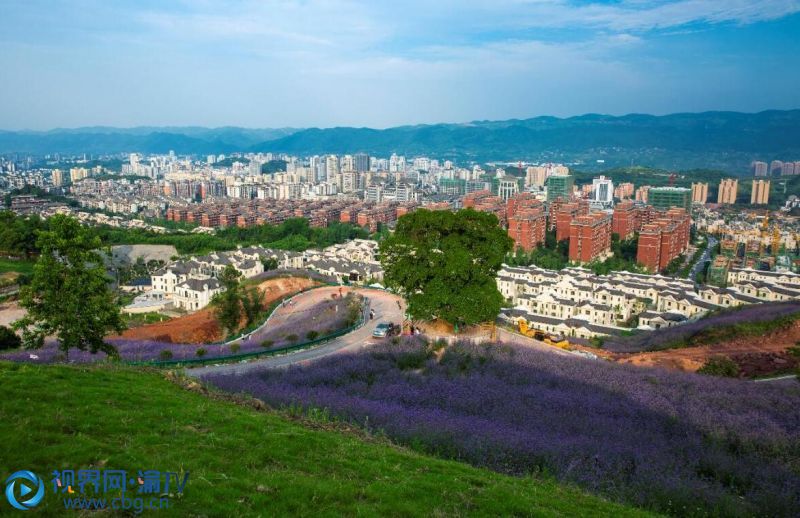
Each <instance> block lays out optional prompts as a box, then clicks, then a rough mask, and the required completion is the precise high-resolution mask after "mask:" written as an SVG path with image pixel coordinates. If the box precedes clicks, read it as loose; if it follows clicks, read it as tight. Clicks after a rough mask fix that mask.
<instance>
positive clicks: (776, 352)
mask: <svg viewBox="0 0 800 518" xmlns="http://www.w3.org/2000/svg"><path fill="white" fill-rule="evenodd" d="M798 342H800V321H795V322H793V323H792V324H791V325H790V326H789V327H787V328H784V329H778V330H776V331H773V332H771V333H768V334H766V335H764V336H757V337H742V338H736V339H733V340H726V341H724V342H719V343H715V344H706V345H701V346H698V347H685V348H682V349H669V350H664V351H655V352H647V353H633V354H627V353H617V354H613V355H611V359H613V360H614V361H617V362H619V363H630V364H633V365H641V366H646V367H665V368H668V369H676V370H682V371H696V370H697V369H699V368H700V367H702V366H703V364H704V363H705V362H706V361H708V360H709V359H710V358H711V357H713V356H727V357H728V358H730V359H732V360H733V361H735V362H736V363H737V364H738V365H739V367H740V369H741V370H742V375H743V376H763V375H767V374H771V373H775V372H782V371H786V370H790V369H791V368H792V367H793V366H795V365H797V361H796V360H795V359H794V358H793V357H792V356H791V355H789V354H787V353H786V349H787V348H789V347H793V346H795V345H796V344H797V343H798Z"/></svg>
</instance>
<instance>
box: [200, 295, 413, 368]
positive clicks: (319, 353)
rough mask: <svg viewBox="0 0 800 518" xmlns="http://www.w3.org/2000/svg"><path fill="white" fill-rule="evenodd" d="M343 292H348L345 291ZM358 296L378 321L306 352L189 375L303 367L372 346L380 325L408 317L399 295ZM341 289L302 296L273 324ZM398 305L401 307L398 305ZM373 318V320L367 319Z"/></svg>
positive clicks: (272, 321) (272, 320)
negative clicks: (362, 298)
mask: <svg viewBox="0 0 800 518" xmlns="http://www.w3.org/2000/svg"><path fill="white" fill-rule="evenodd" d="M342 291H343V292H345V291H347V289H344V288H343V290H342ZM354 291H355V292H356V293H360V294H361V295H363V296H365V297H367V299H369V307H370V308H371V309H373V310H374V311H375V318H374V320H369V319H368V320H367V322H366V324H364V325H363V326H361V327H360V328H358V329H356V330H355V331H353V332H352V333H348V334H346V335H344V336H340V337H339V338H335V339H333V340H331V341H329V342H326V343H324V344H322V345H320V346H317V347H313V348H311V349H305V350H302V351H297V352H293V353H287V354H284V355H281V356H268V357H265V358H260V359H257V360H251V361H247V362H242V363H227V364H218V365H208V366H205V367H199V368H196V369H186V370H185V372H186V374H187V375H189V376H194V377H202V376H205V375H207V374H243V373H245V372H250V371H252V370H259V369H274V368H280V367H288V366H289V365H293V364H303V363H307V362H310V361H312V360H316V359H318V358H322V357H323V356H328V355H331V354H336V353H340V352H348V351H356V350H358V349H361V348H363V347H365V346H367V345H369V344H370V343H371V340H372V331H373V330H374V329H375V327H376V326H377V325H378V323H380V322H394V323H395V324H400V323H401V322H402V321H403V316H404V314H405V303H404V302H403V300H402V299H401V298H400V297H398V296H397V295H393V294H391V293H387V292H385V291H381V290H373V289H367V288H357V289H355V290H354ZM338 292H339V288H338V287H330V288H319V289H315V290H311V291H308V292H305V293H301V294H299V295H296V296H295V297H292V298H291V299H289V300H290V301H291V304H284V305H283V306H281V308H279V309H278V310H276V312H275V314H274V316H273V317H272V318H270V321H269V322H268V323H269V325H272V324H280V323H281V322H285V321H286V319H287V318H288V316H289V315H290V314H291V313H292V312H295V311H304V310H306V309H307V308H309V307H312V306H313V305H314V304H315V303H316V302H319V300H320V299H321V298H328V297H330V296H331V294H332V293H338ZM398 302H399V303H400V305H399V306H398ZM367 318H369V317H367Z"/></svg>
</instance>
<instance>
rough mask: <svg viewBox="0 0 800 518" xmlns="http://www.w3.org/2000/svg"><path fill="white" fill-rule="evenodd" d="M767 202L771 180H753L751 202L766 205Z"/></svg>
mask: <svg viewBox="0 0 800 518" xmlns="http://www.w3.org/2000/svg"><path fill="white" fill-rule="evenodd" d="M767 203H769V180H753V191H752V192H751V193H750V204H751V205H766V204H767Z"/></svg>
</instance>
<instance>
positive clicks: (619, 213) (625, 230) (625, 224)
mask: <svg viewBox="0 0 800 518" xmlns="http://www.w3.org/2000/svg"><path fill="white" fill-rule="evenodd" d="M657 215H658V211H657V210H655V209H654V208H653V207H651V206H650V205H645V204H643V203H641V202H633V201H630V200H626V201H623V202H620V203H617V204H616V205H615V206H614V214H613V216H612V218H611V231H612V232H613V233H615V234H617V235H618V236H619V238H620V239H628V238H630V237H633V235H634V233H636V232H639V231H640V230H641V229H642V226H644V225H647V224H648V223H651V222H652V220H653V219H655V217H656V216H657Z"/></svg>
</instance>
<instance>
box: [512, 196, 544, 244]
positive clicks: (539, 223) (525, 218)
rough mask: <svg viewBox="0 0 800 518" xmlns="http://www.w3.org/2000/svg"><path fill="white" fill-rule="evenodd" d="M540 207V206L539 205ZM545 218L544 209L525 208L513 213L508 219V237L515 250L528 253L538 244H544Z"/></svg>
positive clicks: (541, 207)
mask: <svg viewBox="0 0 800 518" xmlns="http://www.w3.org/2000/svg"><path fill="white" fill-rule="evenodd" d="M540 205H541V204H540ZM546 227H547V216H546V215H545V212H544V207H543V206H540V207H527V208H523V209H520V210H517V211H515V213H514V215H513V216H511V217H509V218H508V235H509V237H511V239H513V240H514V243H515V246H516V248H522V249H523V250H525V251H526V252H530V251H531V250H533V249H534V248H536V246H537V245H538V244H539V243H544V235H545V230H546Z"/></svg>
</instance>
